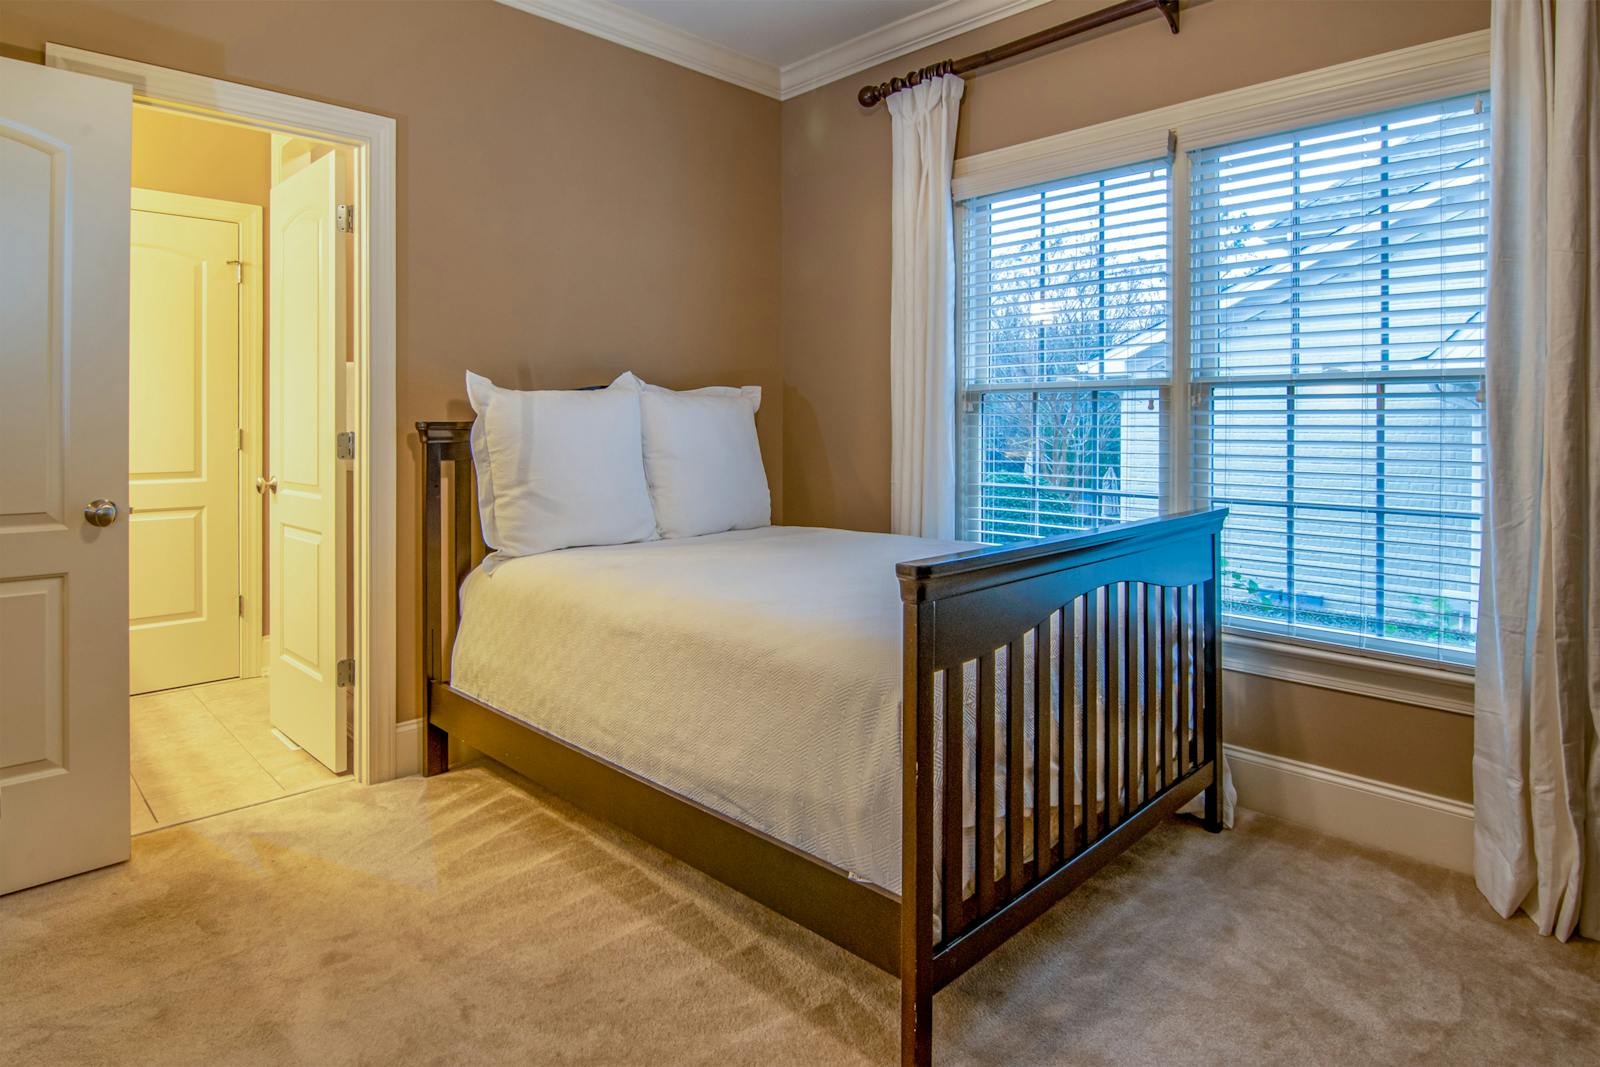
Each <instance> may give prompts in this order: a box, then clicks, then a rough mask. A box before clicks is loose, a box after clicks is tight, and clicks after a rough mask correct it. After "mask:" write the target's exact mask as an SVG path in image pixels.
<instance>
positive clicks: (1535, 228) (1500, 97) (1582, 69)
mask: <svg viewBox="0 0 1600 1067" xmlns="http://www.w3.org/2000/svg"><path fill="white" fill-rule="evenodd" d="M1491 37H1492V40H1493V43H1492V54H1491V70H1492V75H1491V83H1492V84H1491V89H1492V100H1493V114H1494V117H1493V127H1492V138H1493V139H1492V146H1493V162H1492V164H1491V166H1492V192H1491V196H1492V200H1491V206H1490V236H1489V256H1490V267H1489V319H1488V366H1489V369H1488V386H1487V397H1488V405H1489V413H1488V420H1489V423H1488V425H1489V486H1488V494H1487V498H1486V500H1485V521H1484V545H1483V581H1482V593H1481V603H1480V613H1479V619H1480V623H1479V636H1478V676H1477V719H1476V752H1475V756H1474V759H1473V799H1474V801H1475V804H1476V807H1477V858H1476V868H1477V880H1478V887H1479V888H1480V889H1481V890H1482V891H1483V893H1484V895H1485V896H1486V897H1488V899H1489V902H1490V903H1491V904H1493V905H1494V907H1495V909H1496V910H1497V911H1499V912H1500V913H1501V914H1502V915H1506V916H1509V915H1512V914H1515V913H1516V912H1517V911H1518V910H1519V909H1523V910H1526V911H1527V912H1528V914H1529V915H1530V916H1532V918H1533V920H1534V922H1535V923H1537V924H1538V927H1539V930H1540V931H1541V932H1543V933H1546V934H1555V935H1556V936H1557V937H1559V938H1561V939H1562V940H1565V939H1567V938H1569V937H1571V936H1572V935H1573V933H1575V932H1576V933H1581V934H1583V935H1584V936H1586V937H1600V741H1597V734H1600V274H1597V272H1596V254H1597V253H1600V102H1597V98H1600V70H1597V67H1600V6H1597V5H1595V4H1594V3H1592V2H1591V0H1496V2H1495V5H1494V7H1493V14H1492V17H1491Z"/></svg>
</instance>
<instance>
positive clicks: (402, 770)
mask: <svg viewBox="0 0 1600 1067" xmlns="http://www.w3.org/2000/svg"><path fill="white" fill-rule="evenodd" d="M421 734H422V720H421V719H407V720H406V721H405V722H402V723H396V724H395V728H394V776H395V777H396V778H406V777H409V776H410V775H413V774H421V773H422V736H421Z"/></svg>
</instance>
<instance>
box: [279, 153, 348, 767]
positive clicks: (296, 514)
mask: <svg viewBox="0 0 1600 1067" xmlns="http://www.w3.org/2000/svg"><path fill="white" fill-rule="evenodd" d="M336 166H337V162H336V157H335V156H334V155H331V154H330V155H328V156H325V157H323V158H322V159H320V160H318V161H317V162H315V163H312V164H310V165H309V166H307V167H306V168H305V169H303V170H300V171H298V172H296V173H295V174H294V175H292V176H291V177H289V178H287V179H285V180H284V181H283V182H281V183H279V184H278V185H276V186H274V187H273V190H272V211H271V216H272V221H271V245H270V251H269V254H268V260H269V261H270V263H271V269H272V284H271V286H270V287H269V292H270V298H269V303H270V307H269V311H268V316H269V321H270V323H271V326H270V328H269V329H268V331H267V336H268V342H269V358H268V363H269V370H268V372H267V379H268V383H269V389H270V391H271V398H270V402H269V404H268V420H269V425H270V430H269V432H268V435H267V436H268V440H269V446H268V448H269V453H270V455H269V461H268V470H269V472H270V474H271V477H272V478H274V479H276V489H275V491H274V492H273V494H272V497H271V499H270V501H269V502H268V507H269V519H268V524H267V530H268V546H269V549H268V551H269V559H270V566H269V567H268V574H269V578H268V581H269V585H270V599H271V603H270V607H271V616H272V633H271V636H270V639H269V642H268V644H269V648H270V650H271V651H270V655H269V657H268V673H269V674H270V677H271V685H270V690H271V698H270V699H271V705H272V725H273V726H274V727H276V728H277V729H278V730H280V731H282V732H283V733H284V734H286V735H287V736H288V737H290V738H291V739H293V740H294V742H295V743H296V744H298V745H299V746H300V747H301V748H303V749H305V750H306V751H307V752H309V753H310V754H311V755H312V756H314V757H316V758H317V759H318V760H320V761H321V762H322V763H323V764H324V765H325V766H327V767H328V768H329V769H330V770H333V771H339V772H343V771H344V770H346V769H347V767H348V763H349V759H348V753H347V751H346V735H347V731H348V729H349V713H348V706H347V700H346V694H345V691H344V690H343V689H341V688H340V687H339V685H338V681H337V676H338V661H339V659H340V658H341V656H343V655H344V654H345V653H344V639H345V614H346V603H345V597H344V588H345V583H346V566H345V555H344V552H343V551H342V550H341V546H342V545H343V544H344V542H345V537H344V525H343V524H344V518H345V512H344V509H343V508H342V507H341V506H340V505H341V502H342V498H343V485H344V478H345V470H344V468H345V466H346V464H344V463H342V462H341V461H340V460H339V459H338V458H337V453H336V441H335V437H336V435H337V434H338V433H339V430H340V429H341V419H340V415H341V413H342V412H343V411H344V397H343V392H344V382H345V369H344V286H345V279H344V256H343V254H342V253H343V249H342V248H341V247H340V234H339V232H338V229H337V227H336V226H335V217H334V212H335V208H336V203H335V200H336V195H337V189H338V186H337V184H336V178H337V172H336V170H335V167H336Z"/></svg>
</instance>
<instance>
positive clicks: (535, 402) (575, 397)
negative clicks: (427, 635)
mask: <svg viewBox="0 0 1600 1067" xmlns="http://www.w3.org/2000/svg"><path fill="white" fill-rule="evenodd" d="M639 395H640V394H639V390H638V388H637V387H636V386H634V385H632V384H631V383H624V382H621V381H620V380H619V381H618V382H617V383H616V384H614V385H613V386H612V387H611V388H609V389H596V390H587V391H584V390H566V389H559V390H541V391H535V392H522V391H519V390H515V389H501V388H499V387H497V386H496V385H495V384H494V383H492V382H490V381H489V379H487V378H484V377H481V376H479V375H476V374H473V373H471V372H470V371H469V372H468V373H467V397H468V399H469V400H471V401H472V410H473V411H475V412H477V414H478V420H477V422H475V423H473V426H472V434H471V443H472V462H473V466H474V467H475V468H476V469H477V473H478V516H479V519H480V520H481V522H482V524H483V539H484V543H485V544H487V545H488V546H489V547H490V548H493V549H495V550H496V551H498V552H500V553H502V554H504V555H507V556H531V555H535V554H536V553H539V552H549V551H552V550H554V549H558V548H573V547H576V546H578V545H616V544H623V543H625V542H628V541H646V540H649V539H651V538H653V537H654V536H655V516H654V513H653V512H652V511H651V508H650V491H649V489H648V487H647V486H646V483H645V477H644V463H643V462H642V460H641V458H640V457H641V455H642V452H643V440H642V437H641V430H640V411H639Z"/></svg>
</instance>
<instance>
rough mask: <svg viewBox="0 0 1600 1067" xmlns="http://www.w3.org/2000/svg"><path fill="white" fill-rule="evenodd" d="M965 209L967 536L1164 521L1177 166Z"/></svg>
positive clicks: (1112, 173)
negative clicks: (1171, 192) (1160, 517)
mask: <svg viewBox="0 0 1600 1067" xmlns="http://www.w3.org/2000/svg"><path fill="white" fill-rule="evenodd" d="M962 209H963V210H962V217H961V238H960V248H959V258H960V264H959V269H960V276H961V278H960V292H959V296H958V319H959V321H958V328H957V329H958V337H959V341H960V346H961V383H962V388H961V404H962V418H961V422H962V427H961V428H962V467H963V477H962V515H961V526H962V532H963V535H964V536H966V537H969V538H972V539H975V540H981V541H987V542H991V543H994V542H1004V541H1014V540H1019V539H1023V538H1034V537H1049V536H1052V535H1055V534H1059V533H1064V532H1067V531H1070V530H1078V529H1085V528H1092V527H1096V526H1101V525H1105V524H1106V523H1111V522H1121V521H1124V520H1127V519H1133V518H1142V517H1146V516H1149V515H1153V514H1155V513H1156V512H1157V510H1158V506H1159V501H1160V492H1161V477H1160V461H1161V452H1162V448H1161V424H1162V414H1161V411H1160V405H1161V403H1162V397H1163V395H1164V394H1163V392H1162V390H1161V388H1160V387H1161V386H1163V385H1164V384H1166V383H1167V382H1168V381H1169V380H1170V375H1171V352H1170V343H1169V337H1168V323H1169V321H1170V299H1169V292H1168V287H1169V256H1170V253H1171V247H1170V245H1171V242H1170V227H1169V212H1168V187H1167V166H1166V164H1165V163H1164V162H1159V163H1143V164H1139V165H1136V166H1130V167H1121V168H1117V169H1115V170H1109V171H1102V172H1099V173H1096V174H1090V175H1084V176H1080V177H1075V178H1071V179H1066V180H1063V181H1059V182H1051V183H1048V184H1045V185H1040V186H1036V187H1034V188H1030V189H1022V190H1017V191H1014V192H1008V193H1003V194H1000V195H997V196H989V197H983V198H979V199H975V200H970V201H967V202H966V203H964V204H963V205H962Z"/></svg>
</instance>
